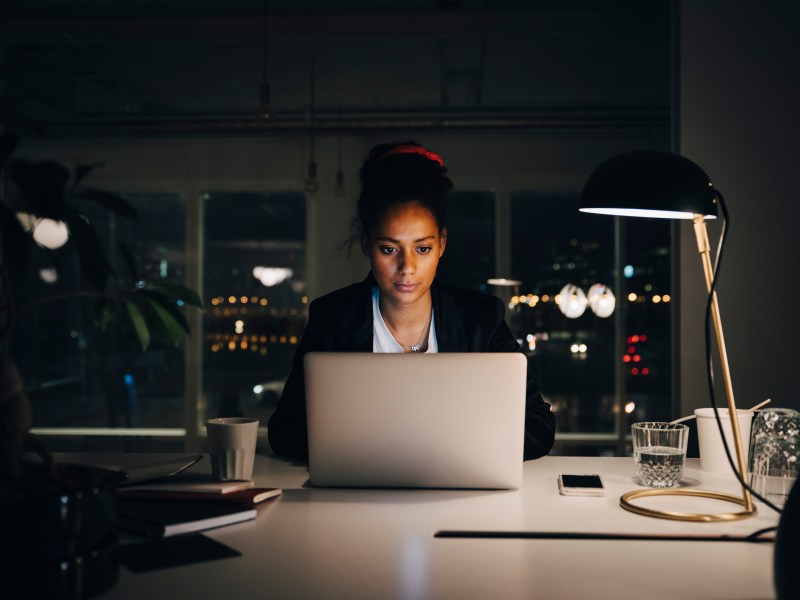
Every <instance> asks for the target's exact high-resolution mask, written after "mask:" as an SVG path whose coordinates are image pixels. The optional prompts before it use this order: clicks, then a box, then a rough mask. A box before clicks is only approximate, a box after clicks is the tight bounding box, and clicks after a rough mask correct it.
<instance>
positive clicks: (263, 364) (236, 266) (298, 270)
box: [201, 192, 308, 425]
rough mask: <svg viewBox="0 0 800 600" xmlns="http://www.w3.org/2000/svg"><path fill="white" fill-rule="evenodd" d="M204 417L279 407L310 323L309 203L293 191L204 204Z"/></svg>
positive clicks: (260, 413) (231, 195) (264, 414)
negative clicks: (307, 267)
mask: <svg viewBox="0 0 800 600" xmlns="http://www.w3.org/2000/svg"><path fill="white" fill-rule="evenodd" d="M204 222H205V237H204V240H205V241H204V252H203V254H204V257H203V258H204V266H203V281H204V284H203V288H204V302H205V304H206V310H205V311H204V324H203V389H204V395H205V398H206V406H205V415H201V419H205V418H213V417H217V416H226V417H231V416H239V415H242V416H243V415H247V416H251V417H258V418H259V419H260V420H261V423H262V425H263V424H266V421H267V419H268V418H269V416H270V415H271V414H272V412H273V411H274V409H275V405H276V403H277V400H278V397H279V396H280V393H281V391H282V390H283V384H284V381H285V380H286V377H287V376H288V374H289V370H290V367H291V361H292V358H293V357H294V352H295V348H296V347H297V343H298V342H299V340H300V336H301V335H302V333H303V328H304V327H305V323H306V320H307V315H308V311H307V303H308V298H307V296H306V295H305V293H306V290H305V263H306V250H305V248H306V245H305V237H306V201H305V196H304V195H303V194H300V193H295V192H280V193H255V192H210V193H208V194H205V201H204Z"/></svg>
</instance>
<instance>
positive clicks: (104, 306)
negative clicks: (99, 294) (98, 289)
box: [92, 298, 114, 331]
mask: <svg viewBox="0 0 800 600" xmlns="http://www.w3.org/2000/svg"><path fill="white" fill-rule="evenodd" d="M113 318H114V302H113V301H112V300H111V299H110V298H102V299H101V300H98V301H97V302H96V303H95V306H94V317H93V318H92V321H93V322H94V324H95V325H96V326H97V327H98V328H99V329H100V331H105V330H106V329H107V328H108V324H109V323H111V321H112V320H113Z"/></svg>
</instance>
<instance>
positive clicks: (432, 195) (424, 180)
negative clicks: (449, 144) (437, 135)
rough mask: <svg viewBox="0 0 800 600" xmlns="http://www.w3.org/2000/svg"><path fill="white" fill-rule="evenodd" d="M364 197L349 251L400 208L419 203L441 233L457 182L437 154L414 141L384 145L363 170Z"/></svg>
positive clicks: (354, 221)
mask: <svg viewBox="0 0 800 600" xmlns="http://www.w3.org/2000/svg"><path fill="white" fill-rule="evenodd" d="M360 178H361V194H360V195H359V197H358V205H357V209H356V216H355V218H354V219H353V223H352V225H351V234H350V236H349V238H348V239H347V240H346V243H345V245H346V247H347V248H348V251H349V250H351V249H352V247H353V246H354V245H355V244H358V243H362V244H363V243H364V242H366V240H367V239H369V234H370V231H371V230H372V228H373V227H374V226H375V225H376V224H377V223H378V222H379V221H380V219H381V218H382V217H383V215H385V214H386V212H387V211H388V210H389V209H390V208H392V207H393V206H395V205H397V204H401V203H404V202H412V201H415V202H419V204H420V205H421V206H423V207H425V208H427V209H428V210H429V211H430V212H431V214H432V215H433V218H434V219H436V224H437V225H438V227H439V230H440V231H441V230H442V229H444V228H445V227H446V226H447V200H448V197H449V194H450V190H452V189H453V182H452V181H450V178H449V177H448V176H447V169H446V168H445V166H444V163H443V161H442V159H441V157H439V156H438V155H437V154H434V153H433V152H431V151H429V150H427V149H425V148H424V147H422V146H420V145H419V144H417V143H416V142H414V141H413V140H408V141H405V142H400V143H394V144H380V145H378V146H375V147H374V148H373V149H372V150H370V152H369V154H368V155H367V158H366V159H365V160H364V164H363V165H362V166H361V171H360Z"/></svg>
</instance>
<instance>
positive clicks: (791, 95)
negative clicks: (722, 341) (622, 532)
mask: <svg viewBox="0 0 800 600" xmlns="http://www.w3.org/2000/svg"><path fill="white" fill-rule="evenodd" d="M679 5H680V11H681V14H680V27H681V32H680V53H681V57H680V111H679V112H680V117H679V118H680V152H681V154H683V155H684V156H686V157H688V158H690V159H691V160H693V161H695V162H696V163H697V164H699V165H700V166H701V167H703V169H704V170H705V171H706V172H707V173H708V175H709V176H710V178H711V179H712V181H713V182H714V185H715V187H716V188H717V189H719V190H720V191H721V192H722V193H723V194H724V195H725V199H726V202H727V204H728V207H729V211H730V215H731V226H730V234H729V243H728V245H727V248H726V250H725V253H724V255H723V259H724V262H723V265H722V269H721V276H720V282H719V303H720V312H721V315H722V321H723V326H724V330H725V337H726V343H727V348H728V356H729V360H730V364H731V373H732V379H733V387H734V393H735V396H736V400H737V405H738V406H740V407H743V408H744V407H747V406H751V405H753V404H755V403H757V402H759V401H760V400H763V399H765V398H767V397H770V398H772V406H776V407H793V408H797V409H800V393H798V389H797V388H798V384H797V374H798V372H799V371H800V369H798V359H800V351H798V336H799V335H800V304H798V297H797V294H796V291H795V290H797V289H798V282H797V278H798V275H800V269H798V266H797V257H798V256H800V235H798V226H797V223H796V222H795V221H794V219H795V218H796V216H797V215H798V210H797V207H796V205H797V202H798V191H797V189H798V188H797V170H798V158H797V150H796V149H797V144H798V140H800V118H798V107H800V69H798V66H797V57H798V56H800V39H799V38H798V36H797V29H798V26H800V8H799V6H800V5H798V4H797V3H794V2H781V1H780V0H768V1H759V2H755V1H748V0H734V1H730V2H719V1H698V0H692V1H683V2H679ZM710 231H711V235H712V243H715V240H716V237H717V235H718V232H719V228H718V227H712V228H710ZM680 237H681V241H680V251H681V256H680V284H681V295H680V300H681V317H680V335H681V342H680V368H681V385H680V393H681V398H680V401H681V407H682V413H683V414H689V413H690V412H691V410H693V409H694V408H696V407H699V406H708V405H709V401H708V393H707V385H706V380H705V370H704V356H703V334H702V327H703V302H704V285H705V284H704V280H703V274H702V270H701V267H700V260H699V258H698V254H697V247H696V244H695V239H694V235H693V232H692V228H691V226H690V225H689V224H683V225H682V226H681V236H680ZM718 379H719V378H718ZM719 389H720V392H719V396H718V397H719V398H723V396H722V394H723V392H722V391H721V390H722V388H721V387H720V388H719Z"/></svg>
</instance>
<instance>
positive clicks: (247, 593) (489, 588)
mask: <svg viewBox="0 0 800 600" xmlns="http://www.w3.org/2000/svg"><path fill="white" fill-rule="evenodd" d="M194 468H197V469H203V470H208V469H210V467H209V462H208V459H207V458H204V459H203V460H202V461H200V463H198V464H197V465H195V467H194ZM524 470H525V475H524V484H523V487H522V489H521V490H519V491H516V492H498V491H445V490H442V491H433V490H336V489H310V488H306V487H303V486H304V483H305V481H306V478H307V471H306V469H305V467H303V466H293V465H291V464H289V463H287V462H284V461H281V460H278V459H274V458H268V457H264V456H258V457H257V458H256V471H255V475H254V478H255V480H256V484H257V485H264V486H279V487H282V488H283V489H284V492H283V495H282V496H281V497H279V498H278V499H277V500H275V501H267V502H265V503H264V504H262V505H261V506H260V507H259V514H258V517H257V518H256V520H255V521H250V522H246V523H241V524H237V525H231V526H228V527H224V528H220V529H215V530H211V531H207V532H206V535H208V536H209V537H212V538H214V539H216V540H218V541H220V542H222V543H224V544H226V545H228V546H230V547H232V548H234V549H236V550H238V551H239V552H241V553H242V556H241V557H237V558H231V559H223V560H217V561H211V562H205V563H199V564H195V565H190V566H185V567H175V568H171V569H165V570H159V571H151V572H147V573H141V574H135V573H132V572H130V571H128V570H126V569H125V568H121V569H120V576H119V581H118V583H117V584H116V586H115V587H114V588H113V589H111V590H110V591H109V592H107V593H106V594H104V595H103V596H101V597H102V598H104V599H105V598H108V599H118V598H131V599H133V598H136V599H150V600H155V599H157V598H178V599H181V598H185V599H186V600H202V599H206V598H235V599H236V600H244V599H249V598H254V599H255V598H258V599H259V600H263V599H266V598H281V599H285V598H303V599H307V598H310V599H314V598H326V599H328V598H347V599H354V598H355V599H357V598H369V599H384V598H402V599H412V598H448V599H449V598H457V599H459V600H460V599H464V598H491V599H495V600H496V599H503V598H547V599H554V598H568V599H576V598H592V599H595V598H646V599H647V600H657V599H660V598H669V599H674V598H679V599H681V600H689V599H692V598H698V599H699V598H702V599H709V598H748V599H763V598H773V597H774V595H775V592H774V587H773V583H772V572H773V568H772V558H773V549H774V546H773V545H772V544H749V543H735V542H679V541H658V542H655V541H608V540H605V541H596V540H573V541H570V540H529V539H528V540H526V539H441V538H434V537H433V534H434V533H435V532H436V531H437V530H441V529H468V530H476V529H480V530H528V531H533V530H536V531H577V532H614V533H691V534H718V533H727V534H737V535H739V534H748V533H751V532H753V531H755V530H758V529H761V528H764V527H769V526H774V525H776V524H777V515H776V514H775V513H774V512H773V511H771V510H770V509H768V508H766V507H763V506H761V505H758V508H759V511H758V513H757V515H756V516H755V517H752V518H749V519H745V520H742V521H736V522H731V523H683V522H678V521H668V520H661V519H653V518H648V517H643V516H639V515H636V514H633V513H630V512H627V511H625V510H623V509H622V508H620V507H619V497H620V496H621V495H622V494H623V493H625V492H627V491H630V490H632V489H638V486H637V485H636V484H635V483H634V481H633V479H632V474H633V459H630V458H581V457H545V458H542V459H540V460H537V461H532V462H528V463H525V467H524ZM559 471H563V472H569V473H600V474H601V475H602V476H603V479H604V481H605V484H606V487H607V489H608V495H607V496H606V497H601V498H578V497H565V496H560V495H559V494H558V490H557V486H556V474H557V473H558V472H559ZM701 481H702V485H701ZM684 485H691V486H695V487H702V488H703V489H711V490H719V491H727V492H734V493H735V492H736V491H737V484H736V482H735V480H734V478H733V476H730V477H728V476H714V475H710V474H706V473H703V472H702V471H700V470H699V465H698V462H697V461H696V460H691V459H690V460H689V463H688V468H687V470H686V473H685V483H684ZM651 502H659V503H660V506H662V507H666V506H669V507H672V508H673V509H677V510H685V511H700V512H709V511H711V512H713V511H719V510H722V511H725V512H731V511H733V510H736V509H737V506H736V505H733V504H729V503H724V502H717V501H712V500H696V499H684V498H669V499H668V498H661V499H651ZM650 505H651V506H652V505H653V504H650Z"/></svg>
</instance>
